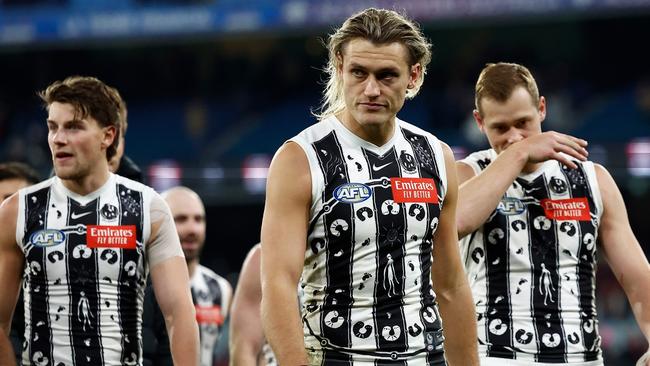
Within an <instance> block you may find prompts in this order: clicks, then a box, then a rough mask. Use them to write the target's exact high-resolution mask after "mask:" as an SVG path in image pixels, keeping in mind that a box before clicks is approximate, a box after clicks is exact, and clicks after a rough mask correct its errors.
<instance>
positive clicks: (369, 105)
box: [359, 102, 386, 111]
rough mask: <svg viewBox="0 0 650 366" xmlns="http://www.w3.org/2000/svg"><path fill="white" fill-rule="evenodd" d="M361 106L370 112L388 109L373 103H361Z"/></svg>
mask: <svg viewBox="0 0 650 366" xmlns="http://www.w3.org/2000/svg"><path fill="white" fill-rule="evenodd" d="M359 105H361V107H363V108H365V109H367V110H370V111H378V110H381V109H383V108H385V107H386V106H385V105H384V104H381V103H371V102H366V103H359Z"/></svg>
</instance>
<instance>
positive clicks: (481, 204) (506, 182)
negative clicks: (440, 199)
mask: <svg viewBox="0 0 650 366" xmlns="http://www.w3.org/2000/svg"><path fill="white" fill-rule="evenodd" d="M585 146H587V142H586V141H584V140H581V139H579V138H576V137H573V136H569V135H565V134H562V133H558V132H554V131H549V132H544V133H540V134H537V135H534V136H531V137H527V138H525V139H523V140H521V141H519V142H516V143H514V144H512V145H510V146H509V147H508V148H507V149H506V150H504V151H502V152H501V154H499V155H498V156H497V158H496V159H494V161H493V162H492V163H490V165H488V167H487V168H485V170H483V171H482V172H481V173H480V174H478V175H476V174H475V173H474V170H473V169H472V168H471V167H470V166H469V165H467V164H465V163H462V162H457V163H456V169H457V172H458V178H459V182H458V184H459V193H458V210H457V214H456V218H457V225H458V237H459V238H462V237H464V236H465V235H467V234H469V233H471V232H473V231H475V230H476V229H478V228H479V227H480V226H481V225H483V223H484V222H485V221H486V220H487V218H488V217H489V216H490V213H492V211H494V208H495V207H496V206H497V204H498V203H499V201H500V200H501V198H502V197H503V194H504V193H505V192H506V190H507V189H508V187H509V186H510V184H512V182H514V180H515V178H517V176H518V175H519V174H520V173H521V171H522V170H523V169H524V167H525V166H526V164H527V163H539V162H543V161H546V160H550V159H555V160H557V161H559V162H561V163H563V164H565V165H567V166H569V167H571V168H575V167H576V165H575V164H574V163H573V162H572V161H571V160H570V159H571V157H573V158H576V159H579V160H586V158H587V150H585V148H584V147H585ZM565 154H566V155H565Z"/></svg>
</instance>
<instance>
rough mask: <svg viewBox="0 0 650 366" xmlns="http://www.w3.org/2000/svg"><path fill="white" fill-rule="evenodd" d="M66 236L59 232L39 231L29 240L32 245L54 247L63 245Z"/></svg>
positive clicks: (51, 230) (50, 230)
mask: <svg viewBox="0 0 650 366" xmlns="http://www.w3.org/2000/svg"><path fill="white" fill-rule="evenodd" d="M64 240H65V234H64V233H63V232H62V231H59V230H53V229H45V230H39V231H37V232H35V233H33V234H32V236H31V237H30V238H29V241H30V243H32V244H34V245H36V246H39V247H52V246H55V245H59V244H61V243H63V241H64Z"/></svg>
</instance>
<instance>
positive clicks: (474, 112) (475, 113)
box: [472, 109, 485, 133]
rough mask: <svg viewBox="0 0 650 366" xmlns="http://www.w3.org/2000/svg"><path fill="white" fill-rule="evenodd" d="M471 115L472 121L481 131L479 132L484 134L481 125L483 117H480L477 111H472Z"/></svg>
mask: <svg viewBox="0 0 650 366" xmlns="http://www.w3.org/2000/svg"><path fill="white" fill-rule="evenodd" d="M472 115H473V116H474V120H475V121H476V125H477V126H478V129H479V130H481V132H483V133H485V125H484V124H483V117H481V113H480V112H479V111H478V109H475V110H473V111H472Z"/></svg>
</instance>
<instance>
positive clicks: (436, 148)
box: [431, 135, 447, 202]
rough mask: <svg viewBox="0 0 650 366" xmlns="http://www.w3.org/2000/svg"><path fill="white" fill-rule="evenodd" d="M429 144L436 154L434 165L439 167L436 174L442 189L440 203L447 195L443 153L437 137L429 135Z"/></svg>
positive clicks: (445, 167)
mask: <svg viewBox="0 0 650 366" xmlns="http://www.w3.org/2000/svg"><path fill="white" fill-rule="evenodd" d="M431 142H432V145H433V149H434V151H435V154H436V160H437V161H436V163H437V165H438V167H439V168H438V174H440V186H441V187H442V192H440V198H442V202H444V200H445V196H446V195H447V166H446V164H445V152H444V151H443V149H442V142H441V141H440V140H438V138H437V137H435V136H433V135H431Z"/></svg>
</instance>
